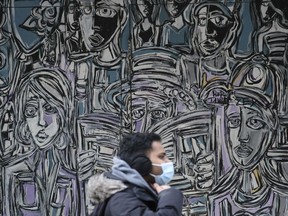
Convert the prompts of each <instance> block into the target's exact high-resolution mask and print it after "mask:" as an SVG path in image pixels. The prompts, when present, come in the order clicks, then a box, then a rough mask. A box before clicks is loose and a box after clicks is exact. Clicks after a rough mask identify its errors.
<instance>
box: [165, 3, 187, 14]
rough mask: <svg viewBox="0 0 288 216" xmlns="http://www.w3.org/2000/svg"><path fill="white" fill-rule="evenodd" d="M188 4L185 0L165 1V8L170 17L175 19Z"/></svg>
mask: <svg viewBox="0 0 288 216" xmlns="http://www.w3.org/2000/svg"><path fill="white" fill-rule="evenodd" d="M188 4H189V1H187V0H166V2H165V7H166V9H167V11H168V13H169V14H170V16H172V17H174V18H176V17H178V16H180V15H181V13H182V12H183V11H184V9H185V8H186V6H187V5H188Z"/></svg>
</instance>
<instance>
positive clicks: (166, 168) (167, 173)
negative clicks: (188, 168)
mask: <svg viewBox="0 0 288 216" xmlns="http://www.w3.org/2000/svg"><path fill="white" fill-rule="evenodd" d="M152 165H153V166H157V167H161V168H162V174H161V175H154V174H152V173H150V175H151V176H153V177H154V178H155V182H156V183H157V184H159V185H165V184H168V183H169V182H170V181H171V180H172V178H173V176H174V166H173V163H172V162H168V163H162V164H152Z"/></svg>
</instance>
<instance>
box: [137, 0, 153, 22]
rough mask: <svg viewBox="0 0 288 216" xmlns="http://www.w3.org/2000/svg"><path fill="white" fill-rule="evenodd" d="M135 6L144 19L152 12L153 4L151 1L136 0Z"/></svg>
mask: <svg viewBox="0 0 288 216" xmlns="http://www.w3.org/2000/svg"><path fill="white" fill-rule="evenodd" d="M137 6H138V9H139V11H140V13H141V15H142V16H143V17H144V18H148V17H149V16H151V15H152V12H153V2H152V1H151V0H137Z"/></svg>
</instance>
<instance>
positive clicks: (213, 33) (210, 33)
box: [206, 20, 217, 37]
mask: <svg viewBox="0 0 288 216" xmlns="http://www.w3.org/2000/svg"><path fill="white" fill-rule="evenodd" d="M206 35H207V36H210V37H216V36H217V32H216V30H215V29H214V25H213V23H212V22H211V21H209V20H208V23H207V25H206Z"/></svg>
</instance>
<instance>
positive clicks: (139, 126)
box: [132, 97, 172, 132]
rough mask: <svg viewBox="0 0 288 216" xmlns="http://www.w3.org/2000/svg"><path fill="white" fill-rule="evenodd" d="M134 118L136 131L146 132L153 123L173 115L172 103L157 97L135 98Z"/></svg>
mask: <svg viewBox="0 0 288 216" xmlns="http://www.w3.org/2000/svg"><path fill="white" fill-rule="evenodd" d="M132 103H133V105H132V119H133V122H134V127H135V128H134V129H135V130H136V131H141V132H145V131H147V129H148V128H149V127H151V126H152V125H154V124H156V123H158V122H160V121H161V120H164V119H166V118H167V117H170V116H171V110H172V103H170V104H169V105H167V104H165V103H161V101H159V100H158V101H157V99H155V98H149V99H147V98H144V97H141V98H135V99H134V98H133V102H132Z"/></svg>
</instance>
